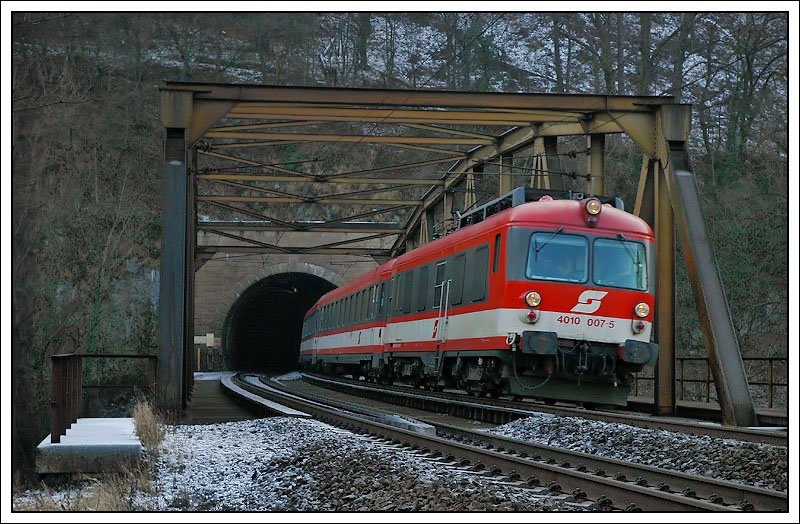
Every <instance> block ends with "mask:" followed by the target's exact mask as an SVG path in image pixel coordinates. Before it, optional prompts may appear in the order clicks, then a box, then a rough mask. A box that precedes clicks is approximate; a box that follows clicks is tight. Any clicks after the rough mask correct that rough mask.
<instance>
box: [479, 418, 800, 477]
mask: <svg viewBox="0 0 800 524" xmlns="http://www.w3.org/2000/svg"><path fill="white" fill-rule="evenodd" d="M493 432H494V433H497V434H499V435H503V436H507V437H512V438H516V439H520V440H527V441H531V442H536V443H538V444H547V445H549V446H555V447H560V448H567V449H571V450H575V451H582V452H583V453H591V454H594V455H600V456H604V457H611V458H616V459H620V460H628V461H631V462H637V463H640V464H647V465H649V466H655V467H659V468H665V469H672V470H677V471H682V472H684V473H689V474H692V475H701V476H704V477H711V478H717V479H723V480H728V481H731V482H738V483H740V484H748V485H752V486H757V487H761V488H766V489H773V490H778V491H786V488H787V481H788V473H787V471H788V465H789V463H788V455H787V449H786V448H784V447H779V446H771V445H769V444H756V443H753V442H743V441H739V440H732V439H721V438H712V437H706V436H704V437H698V436H694V435H687V434H684V433H674V432H671V431H664V430H653V429H645V428H637V427H634V426H628V425H626V424H616V423H609V422H600V421H596V420H586V419H582V418H579V417H553V416H549V415H548V416H543V417H530V418H525V419H519V420H515V421H513V422H510V423H508V424H505V425H503V426H500V427H498V428H496V429H494V430H493Z"/></svg>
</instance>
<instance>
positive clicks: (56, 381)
mask: <svg viewBox="0 0 800 524" xmlns="http://www.w3.org/2000/svg"><path fill="white" fill-rule="evenodd" d="M84 358H102V359H110V358H120V359H122V358H126V359H147V371H146V374H147V375H148V376H149V377H150V381H149V384H150V388H151V392H154V391H155V383H156V380H157V377H158V356H156V355H128V354H122V353H91V354H89V353H85V354H78V353H69V354H62V355H52V356H51V357H50V359H51V362H52V371H51V390H50V391H51V393H50V394H51V399H50V442H51V443H53V444H58V443H60V442H61V436H62V435H66V433H67V430H68V429H69V428H70V427H71V426H72V424H73V423H75V422H76V421H77V420H78V418H79V417H80V416H81V414H82V412H83V390H84V389H88V388H102V387H127V386H103V385H97V384H91V385H84V383H83V359H84Z"/></svg>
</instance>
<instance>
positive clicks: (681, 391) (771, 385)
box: [633, 357, 789, 408]
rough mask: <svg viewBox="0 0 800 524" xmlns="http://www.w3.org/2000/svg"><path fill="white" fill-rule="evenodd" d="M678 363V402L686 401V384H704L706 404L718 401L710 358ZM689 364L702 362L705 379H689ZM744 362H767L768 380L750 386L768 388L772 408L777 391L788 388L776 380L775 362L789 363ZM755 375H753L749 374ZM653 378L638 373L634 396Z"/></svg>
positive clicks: (753, 359) (754, 359)
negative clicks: (714, 394) (714, 391)
mask: <svg viewBox="0 0 800 524" xmlns="http://www.w3.org/2000/svg"><path fill="white" fill-rule="evenodd" d="M675 360H676V361H677V367H678V369H677V374H676V378H675V382H676V385H677V386H678V392H677V393H678V400H685V397H686V387H685V385H686V384H703V388H702V391H703V395H702V396H701V398H703V397H705V402H711V401H712V400H715V401H716V398H714V399H712V398H711V386H712V385H713V384H714V378H713V377H712V376H711V368H710V367H709V365H708V358H706V357H676V358H675ZM687 362H702V363H703V364H704V368H705V376H704V377H703V378H687V377H686V363H687ZM742 362H743V363H744V364H745V366H747V364H749V363H755V362H766V365H767V369H766V375H767V376H766V379H765V380H754V379H753V378H750V379H749V380H748V383H749V385H750V386H758V387H766V392H767V407H768V408H772V407H774V406H775V389H776V388H780V387H783V388H788V386H789V384H788V383H787V382H779V381H776V380H775V362H783V363H784V365H785V364H786V363H788V359H787V358H786V357H742ZM749 375H751V377H752V375H753V373H749ZM653 380H654V377H653V376H640V375H639V374H638V373H637V374H634V384H633V394H634V396H638V395H639V382H640V381H644V382H652V381H653Z"/></svg>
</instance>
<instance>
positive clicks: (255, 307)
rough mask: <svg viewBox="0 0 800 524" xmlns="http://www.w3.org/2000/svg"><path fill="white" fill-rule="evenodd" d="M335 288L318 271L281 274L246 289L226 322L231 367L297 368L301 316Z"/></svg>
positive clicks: (276, 370)
mask: <svg viewBox="0 0 800 524" xmlns="http://www.w3.org/2000/svg"><path fill="white" fill-rule="evenodd" d="M335 287H336V286H334V285H333V284H331V283H330V282H328V281H327V280H325V279H323V278H320V277H318V276H315V275H309V274H306V273H281V274H277V275H272V276H269V277H267V278H264V279H262V280H260V281H258V282H256V283H255V284H253V285H252V286H250V287H249V288H247V289H246V290H245V291H244V293H242V294H241V296H240V297H239V299H238V300H237V301H236V302H235V303H234V305H233V307H232V308H231V310H230V312H229V313H228V315H227V317H226V319H225V325H224V327H223V346H224V350H225V363H226V367H227V369H230V370H237V371H251V372H260V373H270V372H274V373H284V372H287V371H291V370H294V369H297V361H298V358H299V356H300V335H301V333H302V327H303V316H304V315H305V314H306V311H308V309H309V308H310V307H311V306H312V305H314V302H316V301H317V299H319V297H321V296H322V295H324V294H325V293H327V292H328V291H330V290H331V289H333V288H335Z"/></svg>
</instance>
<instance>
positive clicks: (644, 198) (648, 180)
mask: <svg viewBox="0 0 800 524" xmlns="http://www.w3.org/2000/svg"><path fill="white" fill-rule="evenodd" d="M657 163H658V161H657V160H653V159H651V158H650V157H648V156H647V155H645V156H644V158H643V159H642V169H641V171H640V173H639V186H638V187H637V189H636V203H635V204H634V206H633V214H634V215H636V216H638V217H639V218H641V219H642V220H644V221H645V222H647V224H648V225H649V226H650V227H651V228H653V229H655V228H656V206H655V204H656V196H655V191H656V188H655V185H656V182H655V181H656V174H657V171H656V169H655V168H656V164H657Z"/></svg>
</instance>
